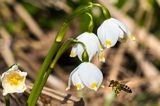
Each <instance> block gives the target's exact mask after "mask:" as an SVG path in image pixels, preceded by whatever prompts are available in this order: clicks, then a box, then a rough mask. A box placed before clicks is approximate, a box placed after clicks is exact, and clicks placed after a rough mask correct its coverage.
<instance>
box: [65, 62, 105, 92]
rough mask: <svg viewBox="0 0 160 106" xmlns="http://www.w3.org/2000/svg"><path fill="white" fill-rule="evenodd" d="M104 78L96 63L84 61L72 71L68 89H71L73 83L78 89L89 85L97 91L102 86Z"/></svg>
mask: <svg viewBox="0 0 160 106" xmlns="http://www.w3.org/2000/svg"><path fill="white" fill-rule="evenodd" d="M102 80H103V75H102V72H101V71H100V70H99V69H98V68H97V67H96V66H95V65H94V64H92V63H90V62H84V63H81V64H80V65H79V66H78V67H77V68H75V69H74V70H73V71H72V72H71V74H70V76H69V82H68V87H67V89H66V90H68V89H70V86H71V84H73V85H74V86H76V88H77V90H81V89H83V88H84V87H88V88H90V89H92V90H95V91H97V89H98V88H99V87H100V86H101V83H102Z"/></svg>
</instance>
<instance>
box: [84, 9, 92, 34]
mask: <svg viewBox="0 0 160 106" xmlns="http://www.w3.org/2000/svg"><path fill="white" fill-rule="evenodd" d="M86 14H87V15H88V16H89V18H90V21H89V25H88V32H92V31H93V27H94V22H93V17H92V15H91V14H90V13H88V12H87V13H86Z"/></svg>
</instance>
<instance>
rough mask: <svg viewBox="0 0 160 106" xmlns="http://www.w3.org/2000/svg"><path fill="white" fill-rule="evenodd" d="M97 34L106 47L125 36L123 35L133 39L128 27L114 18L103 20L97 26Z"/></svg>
mask: <svg viewBox="0 0 160 106" xmlns="http://www.w3.org/2000/svg"><path fill="white" fill-rule="evenodd" d="M97 35H98V37H99V39H100V41H101V43H102V45H103V46H104V47H106V48H110V47H113V46H114V45H115V44H116V43H117V41H118V40H119V39H123V38H125V35H126V36H127V37H129V38H130V39H131V40H135V37H134V36H133V34H132V33H131V32H130V31H129V29H128V27H127V26H126V25H125V24H124V23H122V22H120V21H119V20H117V19H114V18H110V19H107V20H105V21H104V22H103V23H102V24H101V25H100V27H99V28H98V30H97Z"/></svg>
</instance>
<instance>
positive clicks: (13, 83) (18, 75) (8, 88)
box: [1, 64, 27, 96]
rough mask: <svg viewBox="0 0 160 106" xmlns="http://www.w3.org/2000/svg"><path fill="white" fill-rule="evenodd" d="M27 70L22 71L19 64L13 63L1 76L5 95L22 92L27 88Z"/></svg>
mask: <svg viewBox="0 0 160 106" xmlns="http://www.w3.org/2000/svg"><path fill="white" fill-rule="evenodd" d="M26 76H27V72H21V71H20V70H19V69H18V66H17V65H16V64H15V65H13V66H12V67H11V68H10V69H9V70H8V71H6V72H4V73H3V74H2V76H1V81H2V87H3V95H4V96H5V95H7V94H8V93H15V92H17V93H22V92H24V91H25V90H26V85H25V79H26Z"/></svg>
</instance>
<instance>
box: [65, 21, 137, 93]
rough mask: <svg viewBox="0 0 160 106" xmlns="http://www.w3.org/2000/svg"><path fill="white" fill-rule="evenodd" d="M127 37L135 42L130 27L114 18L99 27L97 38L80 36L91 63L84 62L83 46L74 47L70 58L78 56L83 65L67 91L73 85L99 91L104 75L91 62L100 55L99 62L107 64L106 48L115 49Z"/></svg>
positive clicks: (94, 36) (75, 72)
mask: <svg viewBox="0 0 160 106" xmlns="http://www.w3.org/2000/svg"><path fill="white" fill-rule="evenodd" d="M125 37H128V38H129V39H131V40H135V37H134V36H133V34H132V33H131V32H130V31H129V29H128V27H127V26H126V25H125V24H123V23H122V22H120V21H119V20H117V19H114V18H110V19H107V20H105V21H104V22H103V23H102V24H101V25H100V26H99V28H98V30H97V36H96V35H95V34H94V33H90V32H84V33H82V34H80V35H79V36H78V37H77V40H78V41H80V42H82V43H83V44H84V45H85V46H86V50H87V53H88V57H89V61H88V62H83V59H82V57H83V56H82V55H83V52H84V48H83V47H82V45H80V44H76V45H74V46H73V47H72V50H71V53H70V57H76V56H78V58H79V60H80V61H82V63H81V64H80V65H79V66H78V67H77V68H75V69H74V70H73V71H72V72H71V74H70V77H69V82H68V87H67V89H66V90H68V89H70V86H71V84H73V85H74V86H76V88H77V90H81V89H83V88H84V87H87V88H90V89H92V90H95V91H97V89H98V88H99V87H100V86H101V83H102V81H103V75H102V72H101V71H100V70H99V69H98V68H97V67H96V66H95V65H94V64H92V63H91V62H90V61H91V60H92V58H93V57H94V56H95V55H96V54H98V56H99V61H101V62H105V57H104V54H103V50H104V48H111V47H113V46H114V45H115V44H116V43H117V41H118V40H120V39H124V38H125Z"/></svg>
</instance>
